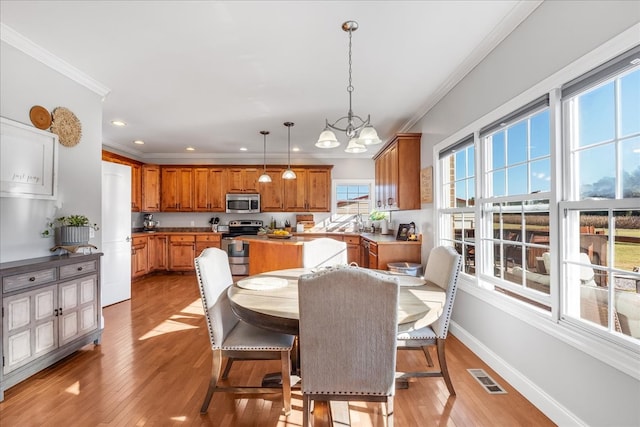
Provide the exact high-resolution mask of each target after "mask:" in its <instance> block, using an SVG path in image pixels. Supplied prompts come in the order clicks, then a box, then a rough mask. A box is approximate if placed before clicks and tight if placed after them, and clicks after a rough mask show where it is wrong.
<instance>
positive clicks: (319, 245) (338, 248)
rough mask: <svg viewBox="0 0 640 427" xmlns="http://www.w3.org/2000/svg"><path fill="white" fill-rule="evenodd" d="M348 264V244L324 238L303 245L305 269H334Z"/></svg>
mask: <svg viewBox="0 0 640 427" xmlns="http://www.w3.org/2000/svg"><path fill="white" fill-rule="evenodd" d="M346 264H347V243H346V242H341V241H339V240H335V239H331V238H329V237H322V238H319V239H314V240H311V241H308V242H304V244H303V245H302V266H303V267H305V268H318V267H332V266H335V265H346Z"/></svg>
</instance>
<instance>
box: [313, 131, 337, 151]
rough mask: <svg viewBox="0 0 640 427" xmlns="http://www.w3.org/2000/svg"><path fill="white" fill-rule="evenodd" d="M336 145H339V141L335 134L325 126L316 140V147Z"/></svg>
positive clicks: (332, 146)
mask: <svg viewBox="0 0 640 427" xmlns="http://www.w3.org/2000/svg"><path fill="white" fill-rule="evenodd" d="M338 145H340V142H338V139H337V138H336V134H335V133H333V131H332V130H329V129H328V128H325V130H323V131H322V133H321V134H320V137H319V138H318V142H316V147H318V148H335V147H337V146H338Z"/></svg>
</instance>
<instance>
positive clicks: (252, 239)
mask: <svg viewBox="0 0 640 427" xmlns="http://www.w3.org/2000/svg"><path fill="white" fill-rule="evenodd" d="M320 237H330V238H332V239H336V240H341V241H345V242H347V246H352V245H353V244H354V242H362V243H360V245H359V249H360V250H359V251H358V252H357V253H356V255H355V256H353V255H352V256H349V262H356V263H357V264H358V265H360V266H362V267H368V268H375V269H381V270H386V269H387V264H388V263H391V262H412V263H420V262H421V259H420V256H421V245H422V242H421V241H419V240H418V241H398V240H396V239H395V237H393V236H391V235H383V234H373V233H295V234H291V237H289V238H270V237H268V236H266V235H258V236H239V237H237V239H239V240H243V241H246V242H248V243H249V248H250V249H249V274H250V275H254V274H260V273H264V272H266V271H273V270H285V269H288V268H298V267H302V247H303V244H304V242H307V241H311V240H315V239H317V238H320ZM356 245H358V243H356Z"/></svg>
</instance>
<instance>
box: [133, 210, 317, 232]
mask: <svg viewBox="0 0 640 427" xmlns="http://www.w3.org/2000/svg"><path fill="white" fill-rule="evenodd" d="M215 217H218V218H220V224H221V225H225V224H228V223H229V221H231V220H238V219H253V220H256V219H258V220H262V221H263V222H264V223H265V225H269V223H270V222H271V218H273V219H275V220H276V225H277V226H278V227H283V226H284V222H285V221H287V220H288V221H289V222H290V223H291V225H292V226H295V224H296V213H293V212H274V213H271V212H266V213H259V214H228V213H221V212H209V213H207V212H175V213H174V212H156V213H153V219H154V220H156V221H159V222H160V224H159V227H209V226H210V224H209V220H211V218H215ZM313 218H314V221H315V222H316V223H320V222H322V221H324V220H326V219H328V218H329V213H314V214H313ZM143 221H144V213H140V212H133V213H131V228H140V227H142V226H143V225H144V224H143Z"/></svg>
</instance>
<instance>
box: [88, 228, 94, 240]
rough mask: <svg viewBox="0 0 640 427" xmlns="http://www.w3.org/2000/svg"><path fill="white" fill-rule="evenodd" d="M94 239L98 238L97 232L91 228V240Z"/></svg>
mask: <svg viewBox="0 0 640 427" xmlns="http://www.w3.org/2000/svg"><path fill="white" fill-rule="evenodd" d="M94 237H96V230H94V229H93V228H89V238H90V239H93V238H94Z"/></svg>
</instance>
